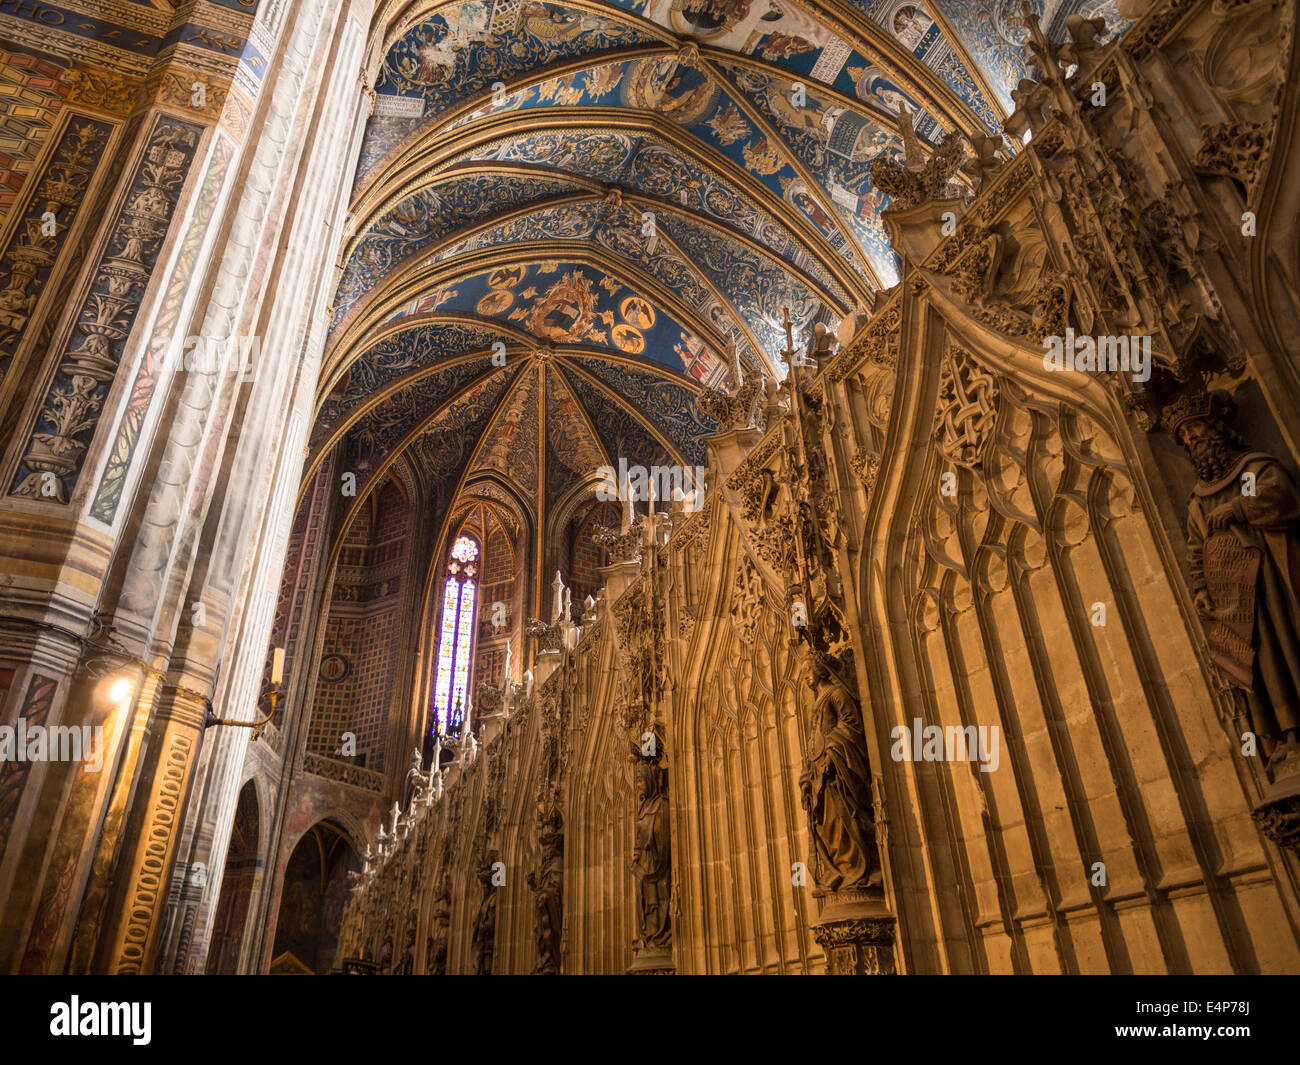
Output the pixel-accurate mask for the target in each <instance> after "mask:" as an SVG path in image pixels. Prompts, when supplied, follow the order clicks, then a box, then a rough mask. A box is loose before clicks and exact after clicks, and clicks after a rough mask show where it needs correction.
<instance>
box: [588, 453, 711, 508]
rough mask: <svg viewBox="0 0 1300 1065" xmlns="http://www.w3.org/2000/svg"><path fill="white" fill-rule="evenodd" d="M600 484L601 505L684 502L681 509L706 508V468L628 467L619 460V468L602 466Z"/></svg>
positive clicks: (599, 470) (598, 472) (597, 474)
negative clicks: (627, 502) (618, 501)
mask: <svg viewBox="0 0 1300 1065" xmlns="http://www.w3.org/2000/svg"><path fill="white" fill-rule="evenodd" d="M596 476H597V477H599V478H600V484H598V485H597V486H596V498H597V499H599V500H600V501H601V502H602V503H612V502H615V501H616V500H631V501H632V502H634V503H635V502H645V501H647V500H649V501H654V500H656V499H658V500H673V499H679V500H681V502H682V509H683V510H686V511H689V512H693V511H696V510H699V509H700V507H702V506H703V505H704V467H703V466H650V467H649V468H647V467H645V466H629V465H628V462H627V459H625V458H620V459H619V460H618V469H617V470H615V469H614V467H613V466H601V467H599V468H598V469H597V470H596Z"/></svg>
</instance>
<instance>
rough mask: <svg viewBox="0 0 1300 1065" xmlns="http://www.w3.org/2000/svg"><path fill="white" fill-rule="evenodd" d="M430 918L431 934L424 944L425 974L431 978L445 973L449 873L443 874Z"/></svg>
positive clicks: (448, 924) (449, 891) (449, 886)
mask: <svg viewBox="0 0 1300 1065" xmlns="http://www.w3.org/2000/svg"><path fill="white" fill-rule="evenodd" d="M430 916H431V918H432V921H431V923H432V925H433V934H432V935H430V936H429V939H428V942H427V943H426V944H425V950H426V952H427V953H426V954H425V961H424V964H425V972H427V973H429V975H431V976H443V975H444V974H445V973H446V972H447V936H448V932H449V930H450V928H451V879H450V874H449V873H445V872H444V873H443V875H442V880H441V882H440V884H439V888H438V897H437V898H436V899H434V900H433V912H432V914H431V915H430Z"/></svg>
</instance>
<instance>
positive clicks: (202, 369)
mask: <svg viewBox="0 0 1300 1065" xmlns="http://www.w3.org/2000/svg"><path fill="white" fill-rule="evenodd" d="M152 347H153V352H152V354H153V362H154V366H155V367H157V368H158V369H159V370H167V371H170V372H172V373H180V372H182V371H184V372H186V373H203V374H220V373H230V374H238V375H239V379H240V380H241V381H245V382H248V381H252V380H253V374H254V369H253V367H254V364H255V363H256V362H257V360H258V359H259V358H261V355H262V338H261V337H258V336H240V335H238V334H236V335H235V336H232V337H224V338H218V337H211V336H192V337H185V339H184V340H182V339H181V338H179V337H170V336H155V337H154V338H153V344H152Z"/></svg>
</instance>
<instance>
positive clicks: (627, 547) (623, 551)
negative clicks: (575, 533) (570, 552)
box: [591, 517, 645, 564]
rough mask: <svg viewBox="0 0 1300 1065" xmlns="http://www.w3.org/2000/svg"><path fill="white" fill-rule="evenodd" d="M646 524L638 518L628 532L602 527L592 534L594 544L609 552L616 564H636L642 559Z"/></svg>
mask: <svg viewBox="0 0 1300 1065" xmlns="http://www.w3.org/2000/svg"><path fill="white" fill-rule="evenodd" d="M644 527H645V522H644V521H643V520H642V519H641V518H640V517H638V518H637V520H636V521H634V522H633V523H632V525H631V527H630V528H628V530H627V531H626V532H623V531H621V530H619V529H615V528H611V527H606V526H601V527H599V528H597V529H596V530H595V531H594V532H592V534H591V539H592V542H593V543H595V544H596V545H597V546H599V547H603V548H604V549H605V550H606V551H608V552H609V555H610V558H612V559H613V560H614V562H615V563H616V564H617V563H620V562H636V561H638V560H639V559H640V557H641V539H642V536H641V533H642V529H643V528H644Z"/></svg>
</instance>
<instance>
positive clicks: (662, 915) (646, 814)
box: [631, 758, 672, 953]
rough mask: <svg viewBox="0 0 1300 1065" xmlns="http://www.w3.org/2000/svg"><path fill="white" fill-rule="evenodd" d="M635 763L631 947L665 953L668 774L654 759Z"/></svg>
mask: <svg viewBox="0 0 1300 1065" xmlns="http://www.w3.org/2000/svg"><path fill="white" fill-rule="evenodd" d="M639 763H640V764H639V766H638V775H639V780H638V791H639V795H638V798H639V805H638V807H637V815H636V840H635V844H634V849H633V852H632V864H631V868H632V875H633V876H635V877H636V916H637V938H636V943H635V946H636V948H637V949H638V950H640V951H647V952H650V953H655V952H667V951H668V949H669V946H670V945H671V943H672V928H671V926H670V922H669V913H668V900H669V897H670V895H671V893H672V851H671V848H670V844H669V822H668V773H667V771H666V770H664V769H662V768H661V767H660V765H659V760H658V759H657V758H640V759H639Z"/></svg>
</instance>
